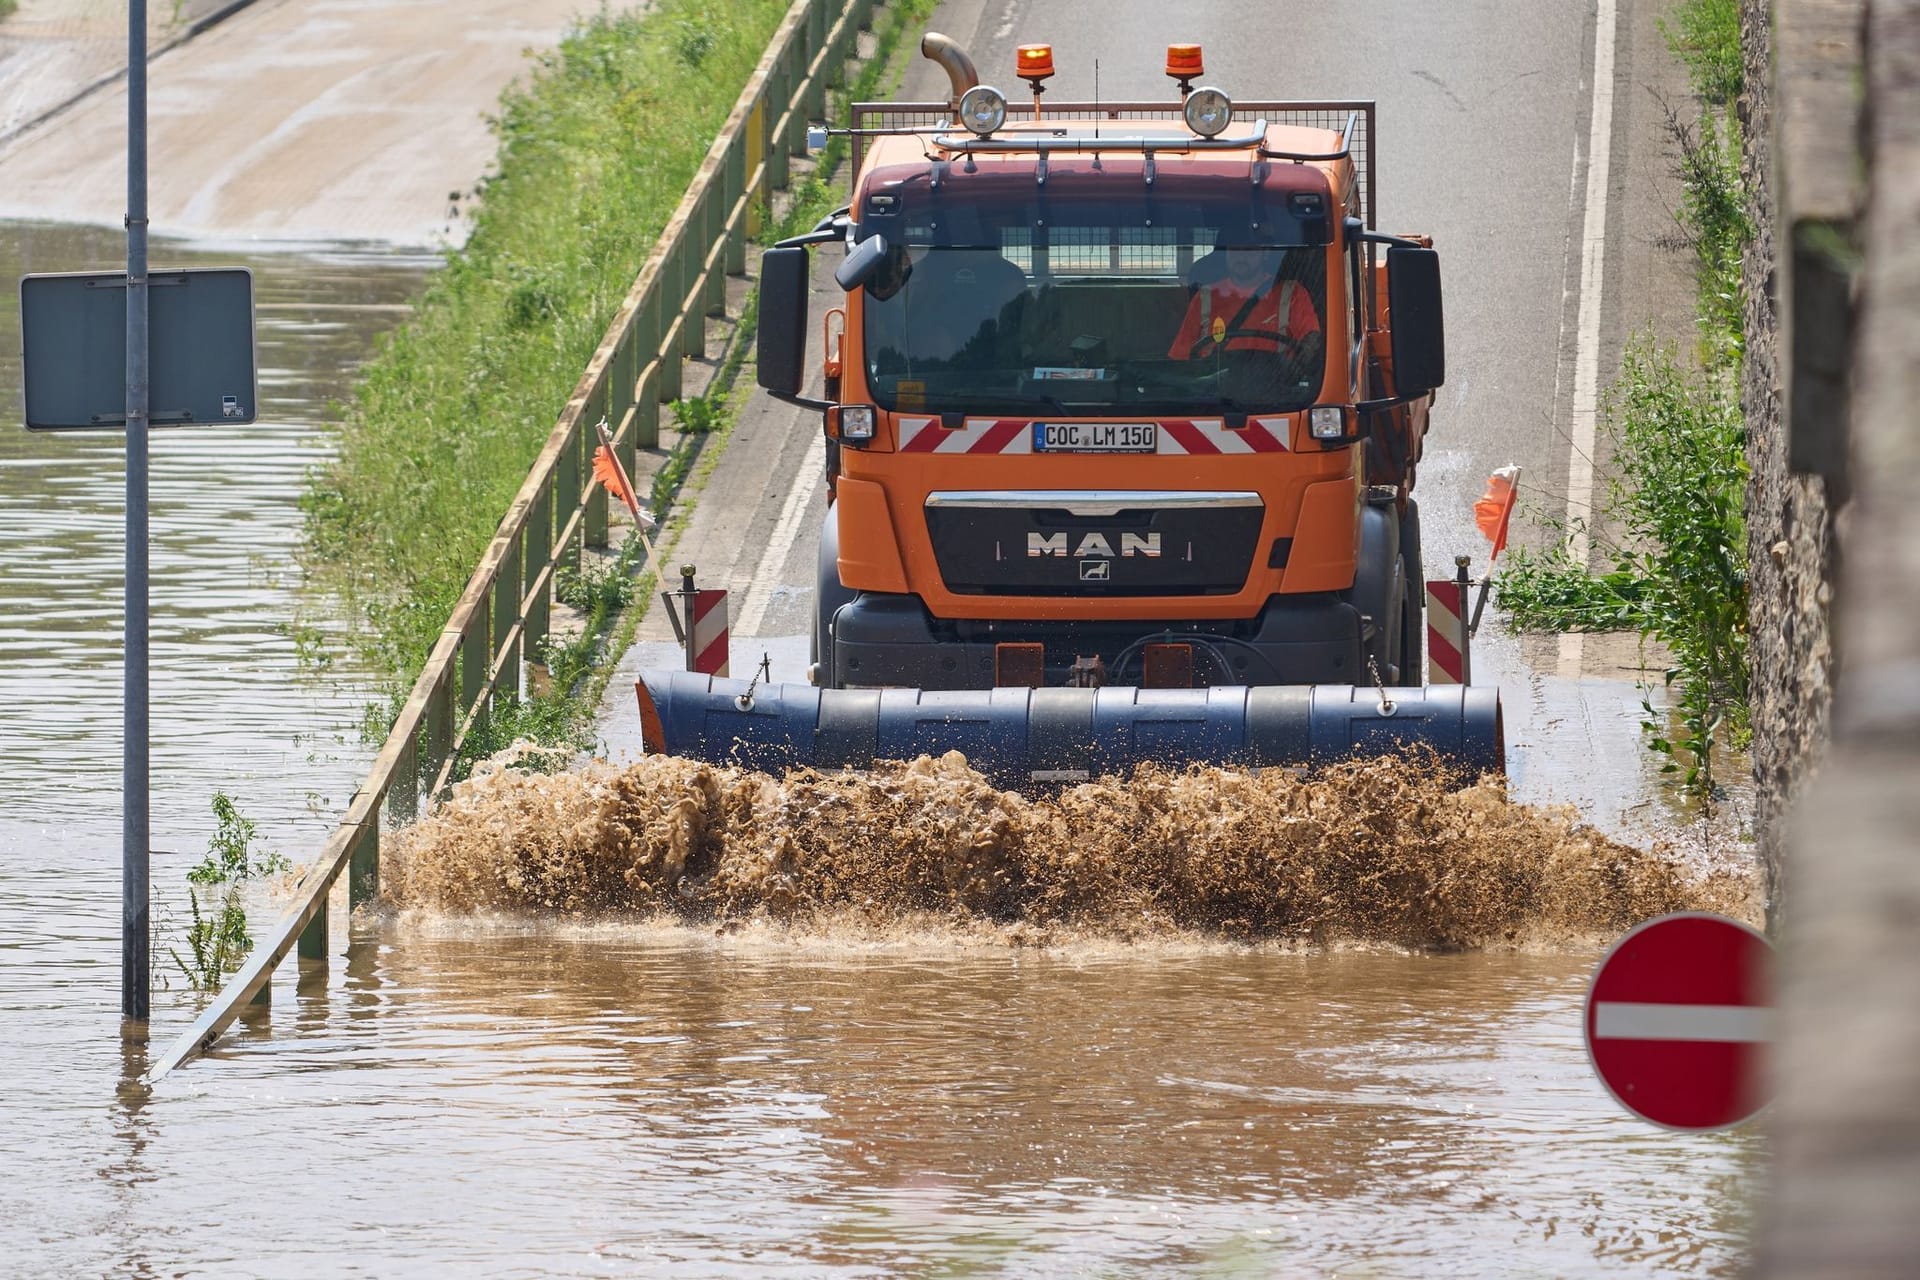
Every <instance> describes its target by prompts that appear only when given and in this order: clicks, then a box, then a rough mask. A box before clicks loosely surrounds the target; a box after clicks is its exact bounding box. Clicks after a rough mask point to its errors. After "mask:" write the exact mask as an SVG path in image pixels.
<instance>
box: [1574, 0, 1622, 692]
mask: <svg viewBox="0 0 1920 1280" xmlns="http://www.w3.org/2000/svg"><path fill="white" fill-rule="evenodd" d="M1618 17H1619V8H1618V3H1617V0H1599V9H1598V11H1597V13H1596V14H1595V17H1594V22H1593V111H1592V113H1591V120H1590V124H1589V127H1588V129H1587V198H1586V210H1585V213H1584V216H1583V221H1582V227H1581V245H1580V319H1579V323H1578V325H1577V326H1576V332H1577V335H1578V336H1577V339H1576V340H1577V341H1578V343H1579V346H1578V347H1577V348H1576V350H1575V354H1574V362H1573V406H1572V408H1573V420H1572V422H1571V423H1570V424H1569V432H1568V434H1569V435H1570V436H1571V437H1572V456H1571V457H1570V458H1569V459H1568V461H1567V518H1568V520H1569V521H1570V522H1571V521H1587V520H1591V519H1592V518H1593V451H1594V439H1595V435H1596V426H1597V421H1598V418H1599V408H1600V303H1601V289H1602V285H1603V283H1604V278H1605V275H1606V261H1607V187H1608V184H1609V171H1610V170H1611V169H1612V165H1613V46H1614V38H1615V28H1616V26H1617V25H1618V23H1617V19H1618ZM1567 550H1568V551H1569V553H1571V555H1572V557H1573V562H1574V563H1575V564H1578V565H1584V564H1586V563H1587V559H1588V557H1589V556H1590V555H1591V554H1592V550H1593V544H1592V540H1591V539H1590V538H1589V537H1588V535H1587V532H1586V529H1585V527H1584V526H1583V525H1578V524H1576V525H1575V526H1574V528H1573V529H1572V531H1571V532H1570V533H1569V534H1568V536H1567ZM1585 647H1586V646H1585V642H1584V641H1583V640H1582V638H1581V635H1580V633H1579V632H1578V631H1569V632H1566V633H1564V634H1562V635H1561V637H1560V654H1559V659H1560V662H1559V666H1560V674H1561V675H1563V676H1568V677H1577V676H1578V675H1579V674H1580V666H1581V661H1582V659H1583V658H1584V656H1585Z"/></svg>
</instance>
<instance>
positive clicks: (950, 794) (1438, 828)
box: [385, 753, 1753, 947]
mask: <svg viewBox="0 0 1920 1280" xmlns="http://www.w3.org/2000/svg"><path fill="white" fill-rule="evenodd" d="M385 880H386V893H387V896H388V899H389V901H390V902H391V903H392V904H394V905H396V906H403V907H413V908H423V909H427V910H433V911H440V912H452V913H471V912H479V911H490V912H491V911H509V912H532V913H542V914H551V913H560V914H564V915H570V916H592V915H604V914H623V913H647V914H659V913H663V912H664V913H666V914H669V915H671V916H673V917H676V918H678V919H680V920H682V921H686V922H704V923H728V922H737V921H741V920H744V919H755V918H770V919H773V920H778V921H783V922H787V923H790V924H794V925H798V926H803V927H805V926H812V925H818V926H831V927H832V928H833V929H834V930H836V931H840V932H844V930H845V929H846V928H847V926H848V925H849V924H850V923H852V924H859V925H863V926H866V927H871V928H872V929H874V930H875V931H883V932H884V931H887V930H888V929H889V928H890V927H894V926H897V925H898V924H899V923H900V922H902V921H904V920H907V919H921V920H924V919H926V918H928V917H929V916H931V917H935V918H944V919H945V920H946V921H947V922H948V923H951V924H964V925H967V926H976V925H981V924H986V925H991V926H996V927H1001V928H1003V929H1004V931H1005V932H1006V934H1007V936H1008V938H1009V940H1021V941H1032V940H1034V935H1035V930H1036V929H1038V930H1040V931H1041V934H1042V937H1044V935H1045V932H1046V931H1048V930H1059V931H1062V932H1063V933H1064V932H1072V933H1074V934H1077V935H1084V934H1087V933H1094V934H1100V935H1105V936H1118V937H1129V938H1136V939H1141V938H1147V937H1150V936H1152V935H1154V934H1156V933H1165V934H1174V933H1191V932H1194V931H1200V932H1203V933H1207V934H1212V935H1214V936H1218V937H1222V938H1228V939H1235V940H1246V941H1254V940H1284V941H1290V942H1307V943H1314V944H1324V943H1334V942H1353V941H1360V942H1384V943H1391V944H1396V945H1401V946H1410V947H1484V946H1503V945H1542V944H1545V945H1554V944H1558V943H1584V942H1589V941H1593V940H1599V939H1605V938H1608V937H1611V936H1615V935H1617V934H1618V933H1620V932H1621V931H1624V930H1625V929H1626V928H1628V927H1630V926H1631V925H1633V924H1636V923H1638V922H1639V921H1641V920H1643V919H1646V918H1647V917H1649V916H1653V915H1657V914H1660V913H1662V912H1666V911H1675V910H1691V909H1699V910H1718V911H1723V912H1727V913H1729V914H1735V915H1743V916H1744V915H1751V914H1752V905H1751V899H1752V897H1753V885H1752V884H1751V882H1750V881H1749V880H1748V879H1746V878H1744V877H1742V876H1740V875H1738V874H1735V873H1733V872H1729V871H1724V870H1721V871H1714V872H1704V871H1701V870H1699V869H1697V868H1693V867H1691V866H1689V865H1688V864H1686V863H1684V862H1683V861H1681V860H1680V859H1679V858H1677V857H1675V856H1673V855H1671V854H1669V853H1668V852H1666V851H1664V850H1659V849H1656V850H1654V851H1652V852H1646V851H1642V850H1637V849H1633V848H1631V847H1629V846H1626V845H1623V844H1619V843H1617V842H1615V841H1612V840H1609V839H1607V838H1606V837H1605V836H1603V835H1601V834H1599V833H1598V832H1596V831H1594V830H1592V829H1591V828H1588V827H1585V826H1582V825H1580V824H1579V823H1577V822H1576V821H1575V820H1574V818H1573V816H1572V815H1571V814H1570V813H1567V812H1550V811H1543V810H1540V809H1536V808H1532V807H1529V806H1525V805H1519V804H1515V803H1513V802H1511V801H1510V800H1509V799H1508V798H1507V795H1506V791H1505V788H1504V785H1503V784H1502V783H1501V782H1500V781H1499V780H1497V779H1493V778H1487V779H1482V780H1479V781H1477V782H1470V783H1466V784H1464V785H1462V784H1461V782H1460V780H1458V779H1453V778H1450V777H1448V776H1447V775H1446V774H1445V772H1444V771H1442V770H1441V769H1439V768H1437V767H1433V766H1418V765H1413V766H1410V765H1409V764H1408V763H1407V762H1406V761H1399V760H1380V761H1371V762H1364V763H1353V764H1344V765H1339V766H1336V767H1333V768H1330V769H1327V770H1324V771H1322V772H1320V773H1318V774H1316V775H1314V776H1312V777H1310V778H1304V779H1303V778H1300V777H1296V776H1295V775H1293V774H1292V773H1290V772H1287V771H1284V770H1267V771H1263V772H1260V773H1245V772H1237V771H1234V770H1227V769H1217V768H1206V767H1195V768H1191V769H1187V770H1181V771H1175V770H1171V769H1164V768H1152V767H1148V768H1142V769H1140V770H1139V771H1137V772H1136V773H1135V774H1134V776H1133V777H1132V778H1131V779H1128V780H1126V781H1121V780H1117V779H1102V780H1100V781H1098V782H1093V783H1088V784H1085V785H1082V786H1078V787H1073V788H1071V789H1067V790H1064V791H1059V792H1054V793H1049V794H1046V795H1034V796H1023V795H1020V794H1016V793H1012V792H1003V791H999V790H996V789H995V788H993V787H992V786H990V785H989V784H988V783H987V782H986V781H985V780H984V779H982V778H981V777H980V776H979V775H978V774H976V773H974V772H973V771H972V770H970V769H969V768H968V767H967V764H966V761H965V759H964V758H963V757H962V756H960V755H959V754H958V753H950V754H948V755H947V756H946V757H944V758H941V759H937V760H936V759H931V758H924V757H923V758H922V759H920V760H917V761H914V762H912V763H910V764H904V765H899V764H896V765H887V766H882V767H879V768H876V769H874V770H871V771H868V772H866V773H859V774H822V773H817V772H813V771H796V772H794V773H791V774H789V775H788V776H787V777H785V778H784V779H779V778H773V777H769V776H768V775H766V774H761V773H753V772H750V771H747V770H742V769H731V768H716V767H713V766H710V765H704V764H698V763H694V762H691V761H686V760H678V759H673V758H664V757H655V758H649V759H646V760H643V761H640V762H639V763H636V764H633V765H631V766H628V767H626V768H623V769H615V768H613V767H611V766H608V765H605V764H593V765H589V766H587V767H585V768H583V769H580V770H577V771H573V772H569V773H561V774H551V775H545V774H528V773H522V772H516V771H513V770H507V769H482V770H481V771H479V772H477V773H476V775H475V777H474V778H473V779H472V780H471V781H469V782H466V783H463V784H461V785H460V786H459V787H457V788H456V789H455V791H454V794H453V795H452V797H451V798H450V799H449V800H448V801H447V802H446V803H444V804H443V805H441V806H440V807H439V808H438V809H437V810H436V811H435V812H434V813H433V814H431V815H430V816H429V817H427V818H425V819H424V820H422V821H421V822H420V823H419V824H418V825H417V826H415V827H413V828H410V829H409V830H407V831H404V832H400V833H398V834H397V835H396V837H395V839H394V841H393V852H392V854H391V855H390V858H389V862H388V866H387V869H386V875H385Z"/></svg>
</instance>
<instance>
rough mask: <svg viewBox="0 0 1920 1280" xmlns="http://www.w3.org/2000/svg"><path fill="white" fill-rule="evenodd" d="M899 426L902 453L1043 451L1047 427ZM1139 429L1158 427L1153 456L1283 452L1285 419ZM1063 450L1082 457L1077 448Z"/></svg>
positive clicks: (1169, 422) (972, 421)
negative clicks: (1040, 440) (1039, 445)
mask: <svg viewBox="0 0 1920 1280" xmlns="http://www.w3.org/2000/svg"><path fill="white" fill-rule="evenodd" d="M899 423H900V446H899V448H900V452H901V453H1036V452H1045V451H1044V450H1037V449H1035V448H1034V435H1035V433H1036V431H1037V430H1044V429H1045V427H1046V424H1045V423H1044V422H1035V421H1033V420H1032V419H1030V418H968V419H967V420H966V421H965V422H964V423H962V424H961V425H960V426H957V427H943V426H941V425H940V419H938V418H908V417H903V418H901V419H900V420H899ZM1089 425H1091V424H1089ZM1122 425H1132V424H1122ZM1140 425H1151V426H1154V427H1156V428H1157V430H1156V431H1155V432H1154V437H1155V439H1154V447H1153V450H1152V452H1154V453H1159V454H1182V455H1184V454H1215V453H1285V452H1286V451H1287V420H1286V419H1285V418H1249V419H1247V425H1246V426H1244V427H1229V426H1228V425H1227V424H1226V423H1225V422H1223V421H1222V420H1221V419H1219V418H1173V419H1168V418H1162V419H1160V420H1159V421H1158V422H1156V423H1151V424H1140ZM1062 452H1063V453H1072V454H1074V455H1076V456H1085V455H1084V453H1080V452H1079V451H1077V450H1063V451H1062ZM1117 452H1126V451H1125V450H1118V451H1117ZM1140 452H1142V453H1145V452H1147V450H1146V449H1144V448H1142V449H1141V450H1140Z"/></svg>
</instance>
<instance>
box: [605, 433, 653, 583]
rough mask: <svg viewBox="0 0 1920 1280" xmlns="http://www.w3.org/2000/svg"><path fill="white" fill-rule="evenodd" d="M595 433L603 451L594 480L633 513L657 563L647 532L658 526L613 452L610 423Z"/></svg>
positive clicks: (649, 559) (635, 524)
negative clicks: (609, 430) (642, 503)
mask: <svg viewBox="0 0 1920 1280" xmlns="http://www.w3.org/2000/svg"><path fill="white" fill-rule="evenodd" d="M594 430H596V431H598V432H599V433H600V447H599V448H598V449H595V450H594V451H593V478H594V479H595V480H596V481H598V482H599V483H600V484H603V485H605V486H606V488H607V492H608V493H611V494H612V495H613V496H614V497H616V498H618V499H620V501H621V502H623V503H625V504H626V508H627V510H628V511H630V512H632V513H633V531H634V532H635V533H637V534H639V535H640V545H641V546H642V547H644V548H646V552H647V563H648V564H653V563H655V556H654V550H653V539H652V538H649V537H648V536H647V530H649V529H651V528H653V527H654V526H655V525H657V524H659V523H660V522H659V521H658V520H655V519H654V518H653V513H652V512H650V511H648V510H647V509H646V508H645V507H643V506H641V505H640V498H639V496H638V495H637V494H635V493H634V491H633V481H631V480H629V479H627V469H626V468H625V467H623V466H621V465H620V459H619V457H618V456H617V455H616V454H615V453H614V452H613V437H612V436H610V435H608V434H607V421H606V419H605V418H602V419H601V420H600V423H599V425H598V426H596V427H595V428H594Z"/></svg>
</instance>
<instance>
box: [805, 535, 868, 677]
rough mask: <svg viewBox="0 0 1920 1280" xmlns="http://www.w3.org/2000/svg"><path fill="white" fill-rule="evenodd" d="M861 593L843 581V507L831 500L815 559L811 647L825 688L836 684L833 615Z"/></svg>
mask: <svg viewBox="0 0 1920 1280" xmlns="http://www.w3.org/2000/svg"><path fill="white" fill-rule="evenodd" d="M857 594H858V593H857V592H854V591H849V590H848V589H847V588H846V587H845V586H844V585H842V584H841V582H840V508H839V507H838V506H837V505H835V504H833V503H829V504H828V505H827V518H826V519H825V520H824V521H822V522H821V525H820V551H819V556H818V559H817V560H816V561H815V563H814V579H813V643H812V645H811V646H810V649H809V652H810V654H811V660H812V662H813V669H814V672H815V675H814V680H815V683H817V684H818V685H819V687H820V688H822V689H831V688H834V687H835V685H834V682H833V615H835V614H836V613H839V612H840V607H841V606H842V605H844V604H847V603H848V602H850V601H851V600H852V599H853V597H854V596H855V595H857Z"/></svg>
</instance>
